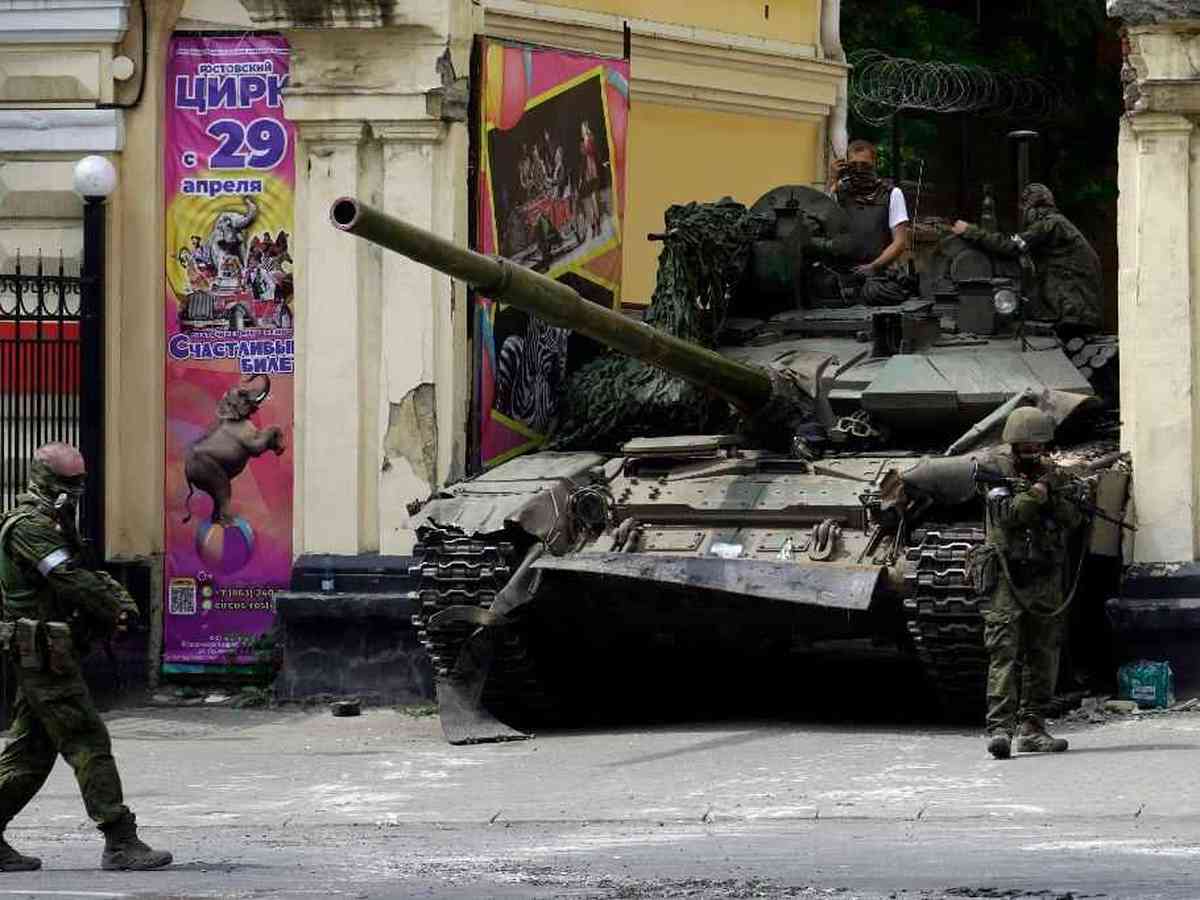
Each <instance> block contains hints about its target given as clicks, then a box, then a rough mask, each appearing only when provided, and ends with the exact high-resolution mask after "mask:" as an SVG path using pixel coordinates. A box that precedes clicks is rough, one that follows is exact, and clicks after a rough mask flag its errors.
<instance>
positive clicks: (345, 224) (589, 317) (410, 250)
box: [330, 197, 775, 415]
mask: <svg viewBox="0 0 1200 900" xmlns="http://www.w3.org/2000/svg"><path fill="white" fill-rule="evenodd" d="M330 220H331V221H332V222H333V225H334V227H335V228H338V229H339V230H341V231H345V232H347V233H349V234H353V235H356V236H357V237H361V238H363V239H364V240H368V241H371V242H372V243H374V244H378V245H379V246H381V247H383V248H385V249H387V250H391V251H392V252H394V253H399V254H401V255H403V256H407V257H408V258H409V259H412V260H415V261H416V262H419V263H421V264H422V265H426V266H429V267H430V268H433V269H437V270H438V271H439V272H444V273H446V274H447V275H450V276H452V277H454V278H457V279H459V280H461V281H465V282H466V283H467V284H470V285H472V286H473V287H475V288H476V289H478V290H479V291H480V292H482V293H483V294H484V295H486V296H487V297H489V298H491V299H493V300H502V301H504V302H505V303H508V304H510V305H512V306H515V307H516V308H517V309H520V310H523V311H524V312H527V313H530V314H531V315H535V316H538V317H539V318H541V319H542V320H544V321H546V322H548V323H550V324H551V325H556V326H558V327H560V328H569V329H571V330H573V331H575V332H577V333H579V334H582V335H586V336H587V337H590V338H592V339H593V340H596V341H599V342H600V343H601V344H604V345H605V346H608V347H611V348H613V349H614V350H617V351H620V352H621V353H624V354H626V355H628V356H632V357H634V358H635V359H639V360H641V361H642V362H645V363H649V364H650V365H654V366H658V367H659V368H662V369H666V370H667V371H669V372H671V373H673V374H675V375H678V376H679V377H680V378H683V379H684V380H686V381H690V382H692V383H693V384H696V385H698V386H700V387H703V388H707V389H709V390H712V391H714V392H715V393H717V394H718V395H720V396H721V397H722V398H723V399H725V400H727V401H729V402H730V403H732V404H733V405H734V406H736V407H738V408H739V409H741V410H742V411H744V412H746V413H749V414H751V415H753V414H756V413H758V412H759V411H760V410H762V409H763V408H764V407H766V406H768V405H770V403H771V401H772V398H773V396H774V394H775V389H774V387H773V385H772V379H771V375H770V374H769V373H768V372H767V371H766V370H764V369H760V368H758V367H757V366H751V365H746V364H745V363H739V362H736V361H734V360H731V359H726V358H725V357H723V356H721V355H720V354H719V353H716V352H714V351H712V350H709V349H708V348H706V347H701V346H698V345H696V344H693V343H691V342H690V341H685V340H683V339H681V338H677V337H675V336H673V335H669V334H666V333H665V332H662V331H659V330H658V329H656V328H652V327H651V326H649V325H647V324H645V323H644V322H635V321H633V320H631V319H629V318H627V317H626V316H623V315H621V314H620V313H617V312H614V311H613V310H611V309H606V308H605V307H603V306H600V305H599V304H597V303H592V302H590V301H588V300H585V299H584V298H583V297H581V296H580V295H579V294H577V293H576V292H575V291H574V290H572V289H571V288H570V287H568V286H567V285H565V284H562V283H561V282H558V281H555V280H554V279H552V278H547V277H546V276H545V275H542V274H540V273H538V272H534V271H532V270H531V269H527V268H525V267H523V266H520V265H517V264H515V263H513V262H511V261H509V260H507V259H503V258H501V257H491V256H484V255H483V254H480V253H476V252H474V251H472V250H467V249H464V248H462V247H459V246H457V245H455V244H453V243H451V242H450V241H448V240H445V239H444V238H442V237H439V236H438V235H436V234H433V233H431V232H429V231H426V230H425V229H423V228H418V227H417V226H415V225H411V224H409V223H408V222H404V221H402V220H400V219H397V218H395V217H393V216H389V215H387V214H385V213H382V212H380V211H379V210H377V209H373V208H372V207H370V206H368V205H366V204H365V203H361V202H359V201H358V200H356V199H354V198H353V197H342V198H340V199H339V200H337V201H335V202H334V204H333V206H332V208H331V209H330Z"/></svg>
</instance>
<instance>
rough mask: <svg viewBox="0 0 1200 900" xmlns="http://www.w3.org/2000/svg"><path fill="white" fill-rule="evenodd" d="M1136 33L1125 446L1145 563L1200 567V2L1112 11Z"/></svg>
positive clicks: (1126, 218)
mask: <svg viewBox="0 0 1200 900" xmlns="http://www.w3.org/2000/svg"><path fill="white" fill-rule="evenodd" d="M1108 9H1109V14H1110V15H1113V16H1117V17H1120V18H1122V19H1123V20H1124V24H1125V25H1126V40H1127V54H1126V61H1125V67H1124V71H1123V72H1122V81H1123V83H1124V88H1125V105H1126V115H1125V118H1124V120H1123V121H1122V123H1121V134H1120V142H1119V161H1120V176H1119V178H1120V206H1119V226H1118V227H1119V234H1120V254H1121V263H1120V266H1121V267H1120V288H1119V293H1120V334H1121V415H1122V420H1123V426H1122V438H1121V442H1122V446H1123V447H1124V448H1125V449H1126V450H1129V451H1131V452H1132V454H1133V473H1134V474H1133V491H1134V503H1135V506H1136V510H1137V520H1138V528H1139V531H1138V534H1137V536H1136V539H1135V541H1134V554H1133V559H1132V560H1130V561H1131V562H1135V563H1176V562H1194V561H1196V560H1197V559H1200V473H1198V472H1197V471H1196V465H1197V463H1198V462H1200V283H1198V279H1197V277H1196V275H1197V273H1198V272H1200V268H1198V266H1200V247H1198V246H1197V241H1198V240H1200V166H1197V164H1196V152H1197V139H1196V127H1195V125H1196V118H1197V116H1200V63H1198V62H1197V60H1196V58H1195V55H1194V52H1193V49H1192V48H1193V47H1194V46H1195V43H1196V41H1197V39H1200V2H1196V0H1109V4H1108Z"/></svg>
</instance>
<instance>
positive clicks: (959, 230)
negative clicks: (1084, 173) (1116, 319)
mask: <svg viewBox="0 0 1200 900" xmlns="http://www.w3.org/2000/svg"><path fill="white" fill-rule="evenodd" d="M1021 218H1022V223H1021V227H1022V228H1023V229H1024V230H1023V231H1022V232H1021V233H1020V234H1014V235H1012V236H1011V237H1009V236H1007V235H1003V234H997V233H994V232H990V231H985V230H984V229H982V228H979V227H978V226H976V225H969V224H968V223H966V222H963V221H961V220H960V221H958V222H955V223H954V233H955V234H957V235H960V236H961V237H963V238H964V239H965V240H968V241H972V242H973V243H976V244H979V245H980V246H981V247H983V249H984V250H986V251H988V252H989V253H994V254H996V255H997V256H1008V257H1013V258H1016V257H1020V256H1022V255H1026V254H1027V255H1028V256H1029V257H1030V258H1031V259H1032V260H1033V264H1034V266H1035V267H1036V268H1037V281H1038V301H1037V303H1036V304H1035V305H1034V307H1033V308H1031V309H1030V310H1029V313H1028V315H1029V318H1031V319H1037V320H1042V321H1049V322H1053V323H1055V324H1056V325H1058V326H1060V327H1061V328H1063V329H1064V330H1065V331H1067V332H1088V331H1092V332H1094V331H1098V330H1100V329H1101V327H1102V326H1103V318H1104V317H1103V309H1102V305H1103V300H1102V298H1101V291H1102V278H1101V272H1100V257H1099V256H1097V255H1096V251H1095V250H1094V249H1093V248H1092V245H1091V244H1089V243H1088V240H1087V238H1085V237H1084V236H1083V234H1082V233H1081V232H1080V230H1079V229H1078V228H1076V227H1075V225H1074V224H1073V223H1072V222H1071V220H1070V219H1068V218H1067V217H1066V216H1064V215H1063V214H1062V213H1061V212H1059V211H1058V207H1057V206H1056V205H1055V202H1054V194H1053V193H1051V192H1050V189H1049V188H1048V187H1046V186H1045V185H1044V184H1038V183H1037V182H1034V183H1033V184H1030V185H1028V186H1027V187H1026V188H1025V190H1024V191H1023V192H1022V194H1021Z"/></svg>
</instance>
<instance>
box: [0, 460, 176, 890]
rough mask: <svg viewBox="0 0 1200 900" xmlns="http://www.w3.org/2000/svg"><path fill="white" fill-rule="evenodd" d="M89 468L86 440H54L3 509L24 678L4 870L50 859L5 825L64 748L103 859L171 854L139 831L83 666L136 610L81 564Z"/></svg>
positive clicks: (8, 613)
mask: <svg viewBox="0 0 1200 900" xmlns="http://www.w3.org/2000/svg"><path fill="white" fill-rule="evenodd" d="M85 478H86V470H85V466H84V461H83V457H82V456H81V455H80V454H79V451H78V450H76V449H75V448H74V447H71V446H69V445H67V444H61V443H55V444H47V445H46V446H44V447H42V448H40V449H39V450H38V451H37V452H36V453H35V454H34V457H33V463H32V466H31V474H30V484H29V492H28V493H27V494H22V495H21V496H20V497H19V498H18V504H17V506H16V508H15V509H13V510H11V511H9V512H8V513H6V514H4V515H3V516H2V517H0V588H2V589H3V599H4V609H3V621H2V622H0V644H2V645H3V646H4V648H5V649H7V650H8V651H9V654H10V658H11V659H12V660H13V663H14V668H15V670H16V673H17V684H18V687H19V690H18V693H17V697H16V701H15V703H14V705H13V722H12V725H11V727H10V730H9V735H10V737H9V741H8V743H7V745H6V746H5V747H4V751H3V753H0V871H5V872H14V871H29V870H33V869H39V868H41V865H42V863H41V860H39V859H37V858H36V857H32V856H24V855H22V854H21V853H18V852H17V851H16V850H14V849H13V848H12V847H10V846H9V845H8V843H7V842H5V841H4V838H3V832H4V829H5V828H7V826H8V824H9V822H11V821H12V819H13V817H14V816H16V815H17V814H18V813H19V812H20V811H21V810H22V809H24V808H25V806H26V804H28V803H29V801H30V800H32V799H33V797H34V795H35V794H36V793H37V792H38V791H39V790H40V789H41V787H42V785H43V784H45V782H46V778H47V777H48V776H49V774H50V770H51V769H52V768H53V767H54V762H55V759H56V757H57V756H59V755H60V754H61V755H62V757H63V758H64V759H65V760H66V761H67V762H68V763H69V764H70V766H71V768H72V769H74V770H75V777H76V779H77V780H78V782H79V790H80V793H81V794H82V795H83V803H84V806H85V807H86V808H87V813H88V816H90V817H91V818H92V819H93V820H94V821H95V822H96V823H97V825H98V826H99V828H100V831H101V832H102V833H103V834H104V851H103V854H102V855H101V867H102V868H104V869H156V868H159V867H161V866H165V865H167V864H168V863H170V862H171V854H170V853H165V852H162V851H158V850H153V849H151V848H150V847H148V846H146V845H145V844H144V843H142V842H141V841H140V840H139V839H138V836H137V827H136V825H135V819H134V815H133V813H132V812H130V811H129V808H128V807H127V806H125V803H124V799H123V796H122V790H121V778H120V775H118V773H117V764H116V762H115V760H114V759H113V756H112V744H111V741H110V740H109V735H108V729H107V728H105V726H104V722H103V720H102V719H101V718H100V715H99V713H97V711H96V707H95V706H94V705H93V704H92V698H91V695H90V694H89V692H88V689H87V685H86V684H85V683H84V680H83V675H82V671H81V668H80V663H79V661H80V658H81V657H82V655H83V654H84V653H85V652H86V648H87V643H88V640H89V638H93V637H102V636H107V635H110V634H112V633H114V632H116V631H118V630H120V629H122V628H124V626H125V623H126V622H127V620H128V617H129V616H136V615H137V604H136V603H135V602H134V601H133V598H132V597H130V596H129V594H128V593H127V592H126V591H125V589H124V588H122V587H121V586H120V585H119V584H118V583H117V582H116V581H115V580H113V579H112V578H111V577H110V576H109V575H108V574H107V573H104V572H92V571H89V570H88V569H86V568H83V566H82V565H81V562H80V559H79V553H80V542H79V538H78V533H77V531H76V528H75V509H76V505H77V504H78V501H79V498H80V497H81V496H82V494H83V484H84V480H85Z"/></svg>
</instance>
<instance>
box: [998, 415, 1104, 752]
mask: <svg viewBox="0 0 1200 900" xmlns="http://www.w3.org/2000/svg"><path fill="white" fill-rule="evenodd" d="M1053 438H1054V420H1053V419H1051V418H1050V417H1049V416H1048V415H1046V414H1045V413H1043V412H1041V411H1040V410H1037V409H1032V408H1022V409H1017V410H1015V411H1013V412H1012V414H1010V415H1009V417H1008V419H1007V421H1006V422H1005V425H1004V435H1003V439H1004V441H1005V442H1006V443H1008V444H1009V446H1010V448H1011V453H1012V456H1011V460H1009V459H1007V458H1006V457H1007V454H1003V455H998V456H997V459H996V462H997V463H998V464H999V465H1001V466H1002V467H1003V468H1006V469H1011V472H1012V473H1013V474H1014V475H1015V479H1014V480H1013V481H1012V482H1011V483H1010V485H1006V486H999V487H992V488H991V489H990V490H989V491H988V493H987V542H988V545H990V547H991V548H992V549H994V551H995V552H996V554H997V556H998V560H997V562H998V569H999V571H998V572H997V582H996V588H995V592H994V594H993V598H992V606H991V608H990V609H989V610H987V611H986V612H985V613H984V643H985V645H986V647H987V651H988V656H989V666H988V681H987V700H988V709H987V731H988V744H987V749H988V752H989V753H991V754H992V756H994V757H996V758H997V759H1007V758H1008V757H1009V756H1010V755H1011V753H1012V736H1013V731H1014V728H1015V727H1016V726H1018V725H1019V728H1020V732H1019V735H1018V740H1017V750H1019V751H1021V752H1023V753H1045V752H1061V751H1063V750H1066V749H1067V742H1066V741H1065V740H1062V739H1061V738H1055V737H1051V736H1050V735H1049V734H1048V733H1047V732H1046V726H1045V719H1044V715H1045V709H1046V706H1047V704H1048V703H1049V702H1050V699H1051V697H1052V695H1053V692H1054V683H1055V680H1056V678H1057V676H1058V657H1059V644H1060V641H1061V637H1062V623H1063V613H1064V611H1065V605H1066V604H1065V603H1064V596H1065V595H1066V581H1067V569H1068V567H1067V555H1068V548H1069V545H1070V539H1071V536H1072V533H1073V532H1074V531H1075V529H1076V528H1077V527H1078V526H1079V525H1080V524H1081V523H1082V522H1083V514H1082V513H1081V512H1080V511H1079V509H1078V508H1077V507H1076V506H1074V505H1073V504H1072V503H1070V502H1069V501H1068V500H1066V499H1065V498H1063V497H1062V496H1061V494H1060V491H1061V490H1062V489H1063V488H1064V487H1065V486H1066V479H1065V477H1064V476H1063V475H1062V474H1061V473H1060V472H1059V471H1058V470H1057V469H1056V468H1055V467H1054V466H1053V465H1052V464H1051V463H1050V462H1049V461H1047V460H1046V459H1045V458H1044V456H1043V453H1044V451H1045V448H1046V444H1048V443H1049V442H1050V441H1051V440H1052V439H1053Z"/></svg>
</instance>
